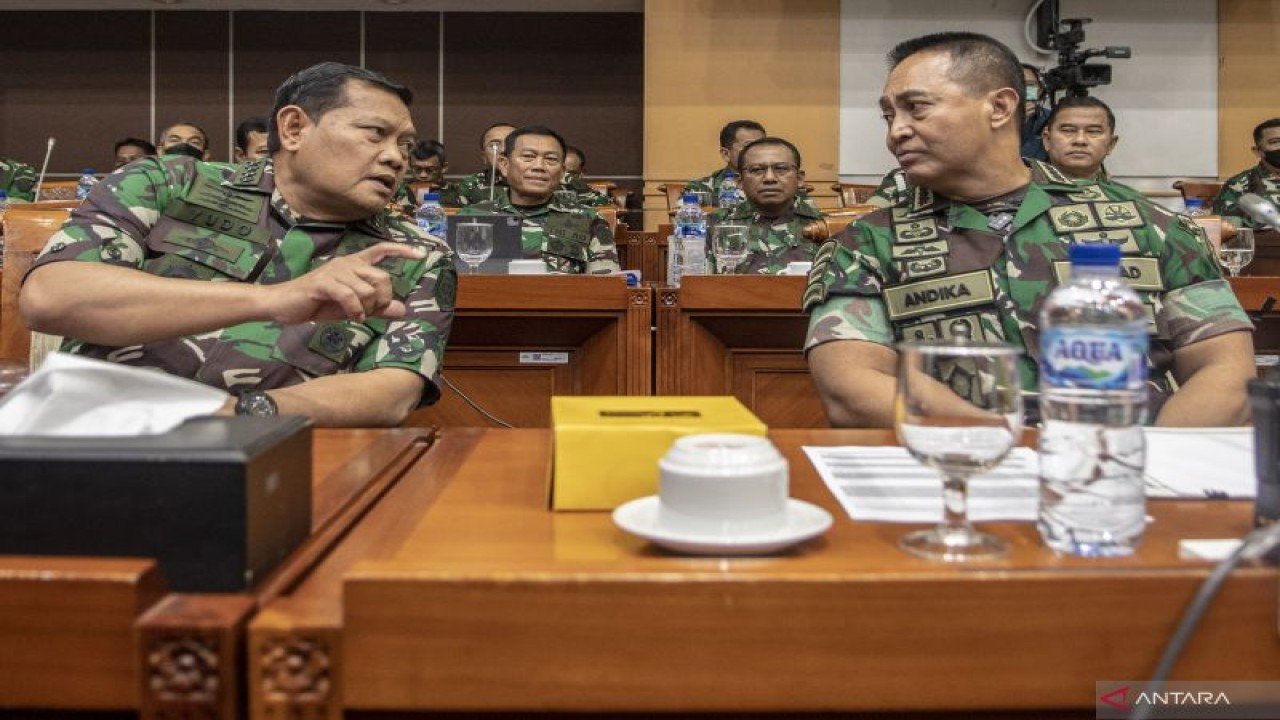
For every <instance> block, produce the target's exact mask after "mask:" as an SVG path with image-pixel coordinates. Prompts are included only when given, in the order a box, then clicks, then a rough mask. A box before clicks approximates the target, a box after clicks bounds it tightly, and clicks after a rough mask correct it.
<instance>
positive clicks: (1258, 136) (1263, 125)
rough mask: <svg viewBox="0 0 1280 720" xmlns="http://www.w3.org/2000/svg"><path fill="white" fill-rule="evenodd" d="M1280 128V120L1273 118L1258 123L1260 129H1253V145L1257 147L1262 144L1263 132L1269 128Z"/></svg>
mask: <svg viewBox="0 0 1280 720" xmlns="http://www.w3.org/2000/svg"><path fill="white" fill-rule="evenodd" d="M1273 127H1280V118H1271V119H1270V120H1263V121H1262V122H1260V123H1258V127H1256V128H1254V129H1253V145H1254V147H1257V146H1259V145H1261V144H1262V131H1263V130H1266V129H1268V128H1273Z"/></svg>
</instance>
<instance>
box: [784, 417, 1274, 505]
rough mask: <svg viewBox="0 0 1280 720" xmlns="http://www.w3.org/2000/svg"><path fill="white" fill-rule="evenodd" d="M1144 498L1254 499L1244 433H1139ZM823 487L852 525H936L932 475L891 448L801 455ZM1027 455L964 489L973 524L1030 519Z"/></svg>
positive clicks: (1030, 455) (936, 486)
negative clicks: (1144, 444) (1143, 441)
mask: <svg viewBox="0 0 1280 720" xmlns="http://www.w3.org/2000/svg"><path fill="white" fill-rule="evenodd" d="M1144 434H1145V436H1146V439H1147V468H1146V473H1145V475H1146V477H1145V478H1144V480H1145V486H1146V489H1147V496H1148V497H1153V498H1158V497H1165V498H1171V497H1184V498H1198V499H1205V498H1207V497H1220V496H1225V497H1231V498H1251V497H1254V495H1255V493H1256V482H1255V478H1254V467H1253V429H1252V428H1177V429H1166V428H1145V429H1144ZM804 451H805V454H806V455H807V456H808V457H809V461H810V462H812V463H813V466H814V467H815V468H816V469H817V471H818V475H819V476H821V477H822V480H823V482H825V483H826V485H827V488H828V489H830V490H831V493H832V494H833V495H835V497H836V499H837V500H839V501H840V504H841V506H842V507H844V509H845V511H846V512H847V513H848V514H849V517H851V518H853V519H855V520H866V521H881V522H913V523H920V522H940V521H941V520H942V480H941V478H940V477H939V476H938V473H937V472H936V471H934V470H933V469H931V468H928V467H925V466H924V465H923V464H921V463H920V462H919V461H918V460H916V459H915V458H913V457H911V455H910V454H909V453H908V452H907V451H906V449H905V448H901V447H896V446H885V447H863V446H809V447H805V448H804ZM1038 465H1039V461H1038V458H1037V456H1036V452H1035V450H1033V449H1031V448H1015V449H1014V450H1013V451H1011V452H1010V453H1009V456H1008V457H1007V458H1005V461H1004V462H1002V463H1001V464H1000V465H999V466H998V467H997V468H995V469H994V470H992V471H991V472H989V473H984V474H982V475H975V476H974V477H973V478H972V479H971V480H970V485H969V517H970V519H972V520H975V521H990V520H1034V519H1035V517H1036V508H1037V505H1038V502H1039V482H1038V478H1037V473H1038V469H1039V468H1038Z"/></svg>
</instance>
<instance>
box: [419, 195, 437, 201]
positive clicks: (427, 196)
mask: <svg viewBox="0 0 1280 720" xmlns="http://www.w3.org/2000/svg"><path fill="white" fill-rule="evenodd" d="M422 199H423V201H424V202H430V201H432V200H435V201H436V202H440V193H427V194H426V195H423V196H422Z"/></svg>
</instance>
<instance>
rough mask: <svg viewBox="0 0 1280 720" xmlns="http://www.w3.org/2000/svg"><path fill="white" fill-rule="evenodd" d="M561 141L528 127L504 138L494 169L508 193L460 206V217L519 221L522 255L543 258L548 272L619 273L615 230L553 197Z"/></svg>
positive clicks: (584, 210)
mask: <svg viewBox="0 0 1280 720" xmlns="http://www.w3.org/2000/svg"><path fill="white" fill-rule="evenodd" d="M564 147H565V145H564V140H563V139H562V138H561V137H560V136H559V135H558V134H556V132H555V131H554V130H552V129H550V128H546V127H542V126H539V125H531V126H528V127H523V128H520V129H519V130H515V131H513V132H512V133H511V134H509V135H507V140H506V148H505V152H504V153H503V155H502V156H501V157H499V158H498V169H499V170H501V171H502V174H503V175H504V176H505V177H506V178H507V185H508V188H507V191H505V192H503V193H501V194H500V195H499V196H498V199H497V200H495V201H494V202H491V203H490V202H483V203H477V204H475V205H468V206H466V207H464V208H463V209H462V210H461V211H460V212H459V213H458V214H459V215H482V214H491V213H503V214H508V215H516V216H519V217H520V218H521V219H522V227H521V231H520V237H521V246H522V247H523V251H524V257H526V258H530V259H533V258H542V260H543V261H544V262H546V264H547V269H548V270H549V271H551V272H558V273H570V274H576V275H582V274H588V275H604V274H608V273H616V272H620V268H619V266H618V249H617V247H616V246H615V245H614V242H613V231H612V230H610V229H609V224H608V223H607V222H605V219H604V218H602V217H600V214H599V213H597V212H596V211H595V209H594V208H589V207H583V206H581V205H577V204H564V203H562V200H561V198H557V197H556V189H557V188H559V187H560V175H561V174H562V173H563V172H564Z"/></svg>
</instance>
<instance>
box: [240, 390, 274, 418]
mask: <svg viewBox="0 0 1280 720" xmlns="http://www.w3.org/2000/svg"><path fill="white" fill-rule="evenodd" d="M236 414H237V415H248V416H250V417H271V416H273V415H275V414H276V401H275V400H272V399H271V396H270V395H268V394H266V393H265V392H259V391H254V392H248V393H245V394H244V395H241V396H240V399H239V400H237V401H236Z"/></svg>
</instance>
